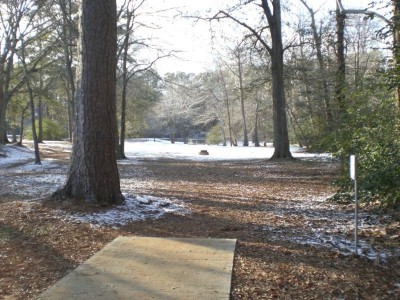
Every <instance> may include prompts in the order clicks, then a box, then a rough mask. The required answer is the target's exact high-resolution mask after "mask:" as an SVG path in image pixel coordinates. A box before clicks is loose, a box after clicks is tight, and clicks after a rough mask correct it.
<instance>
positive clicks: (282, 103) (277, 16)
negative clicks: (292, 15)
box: [262, 0, 293, 159]
mask: <svg viewBox="0 0 400 300" xmlns="http://www.w3.org/2000/svg"><path fill="white" fill-rule="evenodd" d="M262 4H263V8H264V12H265V14H266V16H267V19H268V24H269V26H270V32H271V40H272V47H271V48H270V49H269V52H270V55H271V76H272V99H273V121H274V147H275V151H274V154H273V155H272V157H271V159H292V158H293V157H292V154H291V153H290V145H289V134H288V127H287V117H286V98H285V82H284V77H283V45H282V27H281V26H282V24H281V2H280V1H279V0H274V1H273V4H272V5H273V14H272V12H271V10H270V7H269V4H268V1H267V0H262Z"/></svg>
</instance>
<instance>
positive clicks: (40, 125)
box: [37, 68, 43, 143]
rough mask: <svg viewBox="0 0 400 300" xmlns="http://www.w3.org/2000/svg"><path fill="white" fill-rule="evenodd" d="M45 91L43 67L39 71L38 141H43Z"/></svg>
mask: <svg viewBox="0 0 400 300" xmlns="http://www.w3.org/2000/svg"><path fill="white" fill-rule="evenodd" d="M42 91H43V72H42V68H40V72H39V95H38V107H37V109H38V136H37V141H38V143H43V101H42V95H41V94H40V93H41V92H42Z"/></svg>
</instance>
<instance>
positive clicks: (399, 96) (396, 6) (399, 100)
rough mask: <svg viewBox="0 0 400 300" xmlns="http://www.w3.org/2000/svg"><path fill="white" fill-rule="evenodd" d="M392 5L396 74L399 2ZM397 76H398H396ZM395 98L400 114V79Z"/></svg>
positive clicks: (399, 42)
mask: <svg viewBox="0 0 400 300" xmlns="http://www.w3.org/2000/svg"><path fill="white" fill-rule="evenodd" d="M392 4H393V25H392V26H393V61H394V68H395V70H396V73H397V72H399V70H400V1H399V0H392ZM397 74H398V73H397ZM397 76H399V75H397ZM394 89H395V97H396V100H397V107H398V109H399V113H400V79H399V78H397V80H396V84H395V88H394Z"/></svg>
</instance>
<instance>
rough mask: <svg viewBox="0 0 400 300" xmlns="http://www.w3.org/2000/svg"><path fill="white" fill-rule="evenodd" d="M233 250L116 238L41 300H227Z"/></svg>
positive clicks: (212, 243) (193, 242)
mask: <svg viewBox="0 0 400 300" xmlns="http://www.w3.org/2000/svg"><path fill="white" fill-rule="evenodd" d="M235 245H236V240H231V239H196V238H149V237H118V238H116V239H115V240H114V241H112V242H111V243H109V244H108V245H107V246H105V247H104V248H103V249H102V250H101V251H99V252H98V253H96V254H95V255H94V256H92V257H91V258H90V259H88V260H87V261H86V262H85V263H83V264H82V265H80V266H78V267H77V268H76V269H75V270H73V271H72V272H71V273H69V274H67V275H66V276H65V277H64V278H62V279H61V280H60V281H58V282H57V283H56V284H55V285H53V286H52V287H50V288H49V289H48V290H46V291H45V292H44V293H43V294H41V295H40V296H39V298H38V299H43V300H44V299H51V300H58V299H60V300H61V299H63V300H65V299H110V300H111V299H165V300H167V299H171V300H172V299H174V300H175V299H185V300H189V299H207V300H208V299H229V294H230V287H231V276H232V267H233V256H234V251H235Z"/></svg>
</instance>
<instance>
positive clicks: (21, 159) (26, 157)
mask: <svg viewBox="0 0 400 300" xmlns="http://www.w3.org/2000/svg"><path fill="white" fill-rule="evenodd" d="M0 151H1V153H3V154H4V155H5V157H3V156H0V168H6V167H9V166H11V165H13V164H16V163H26V162H28V161H31V160H32V159H34V158H35V156H34V153H33V152H32V150H30V149H28V148H24V147H18V146H13V145H4V146H1V148H0Z"/></svg>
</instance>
